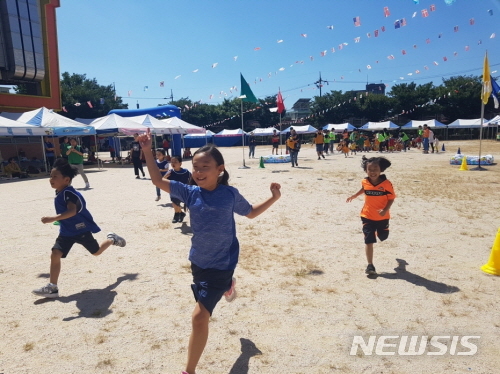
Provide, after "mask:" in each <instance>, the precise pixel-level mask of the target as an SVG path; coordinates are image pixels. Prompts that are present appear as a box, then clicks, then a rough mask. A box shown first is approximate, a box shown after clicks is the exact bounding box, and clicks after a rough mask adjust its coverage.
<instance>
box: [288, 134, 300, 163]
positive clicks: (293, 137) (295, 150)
mask: <svg viewBox="0 0 500 374" xmlns="http://www.w3.org/2000/svg"><path fill="white" fill-rule="evenodd" d="M286 146H287V147H288V150H289V152H290V161H291V162H292V168H293V167H294V166H299V164H298V163H297V156H298V155H299V150H300V139H299V136H298V135H297V132H296V131H295V130H293V129H292V131H291V132H290V137H289V138H288V139H287V140H286Z"/></svg>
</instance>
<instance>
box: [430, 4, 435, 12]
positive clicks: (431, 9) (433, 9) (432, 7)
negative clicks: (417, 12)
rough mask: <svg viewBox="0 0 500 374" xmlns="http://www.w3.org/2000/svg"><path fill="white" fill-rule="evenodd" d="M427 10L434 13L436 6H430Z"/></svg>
mask: <svg viewBox="0 0 500 374" xmlns="http://www.w3.org/2000/svg"><path fill="white" fill-rule="evenodd" d="M429 10H430V11H431V12H434V11H435V10H436V6H435V5H434V4H432V5H431V6H430V8H429Z"/></svg>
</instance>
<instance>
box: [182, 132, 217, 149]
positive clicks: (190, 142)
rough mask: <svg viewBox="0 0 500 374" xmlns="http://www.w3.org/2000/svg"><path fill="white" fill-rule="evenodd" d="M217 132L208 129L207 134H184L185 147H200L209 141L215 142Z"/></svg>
mask: <svg viewBox="0 0 500 374" xmlns="http://www.w3.org/2000/svg"><path fill="white" fill-rule="evenodd" d="M214 135H215V133H214V132H212V131H210V130H207V132H206V133H205V134H188V135H184V147H186V148H200V147H203V146H204V145H206V144H208V143H213V142H214V140H213V139H214Z"/></svg>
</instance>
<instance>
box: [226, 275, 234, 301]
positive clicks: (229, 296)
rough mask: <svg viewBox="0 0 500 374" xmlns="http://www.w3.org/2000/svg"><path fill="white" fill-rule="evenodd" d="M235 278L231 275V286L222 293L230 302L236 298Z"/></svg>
mask: <svg viewBox="0 0 500 374" xmlns="http://www.w3.org/2000/svg"><path fill="white" fill-rule="evenodd" d="M235 287H236V278H234V277H233V282H232V283H231V288H230V289H229V291H227V292H226V293H225V294H224V297H225V298H226V301H227V302H228V303H230V302H231V301H233V300H234V299H236V296H237V295H236V289H235Z"/></svg>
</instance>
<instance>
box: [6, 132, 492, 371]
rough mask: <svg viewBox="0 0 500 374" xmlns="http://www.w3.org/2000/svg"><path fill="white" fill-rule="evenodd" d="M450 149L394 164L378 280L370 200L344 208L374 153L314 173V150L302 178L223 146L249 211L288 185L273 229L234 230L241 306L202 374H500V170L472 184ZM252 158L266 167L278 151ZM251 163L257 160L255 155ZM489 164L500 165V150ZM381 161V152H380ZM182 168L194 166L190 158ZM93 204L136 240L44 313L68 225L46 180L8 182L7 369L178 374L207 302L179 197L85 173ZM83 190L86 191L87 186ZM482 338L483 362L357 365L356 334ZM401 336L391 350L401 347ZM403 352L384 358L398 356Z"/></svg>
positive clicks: (70, 284) (66, 280) (401, 359)
mask: <svg viewBox="0 0 500 374" xmlns="http://www.w3.org/2000/svg"><path fill="white" fill-rule="evenodd" d="M478 144H479V143H478V142H477V141H460V142H459V141H456V142H445V146H446V150H447V151H446V152H445V153H439V154H429V155H423V154H422V153H420V152H419V151H417V150H412V151H410V152H407V153H394V154H387V155H386V156H387V158H389V159H390V160H391V161H392V163H393V165H392V166H391V167H390V168H389V169H388V170H387V171H386V174H387V176H388V178H389V179H390V180H391V181H392V183H393V185H394V187H395V190H396V194H397V199H396V201H395V203H394V205H393V207H392V209H391V215H392V219H391V233H390V237H389V239H388V240H387V241H386V242H384V243H378V244H376V245H375V261H374V262H375V265H376V267H377V270H378V272H379V276H378V277H372V278H369V277H367V276H366V275H365V274H364V269H365V267H366V260H365V255H364V244H363V237H362V232H361V224H360V219H359V211H360V209H361V206H362V204H363V200H362V198H361V197H359V198H358V199H356V200H355V201H353V202H352V203H349V204H348V203H346V198H347V197H348V196H350V195H351V194H353V193H355V192H356V191H357V190H358V189H359V188H360V181H361V179H362V178H363V177H364V176H365V175H364V172H363V170H362V169H361V167H360V159H361V155H360V154H358V155H356V156H352V157H349V158H344V156H343V155H340V154H337V153H336V154H335V155H329V156H327V158H326V160H321V161H318V160H317V159H316V157H315V153H314V150H313V148H311V147H310V146H308V145H305V146H303V149H302V151H301V152H300V154H299V166H300V167H299V168H291V167H290V165H289V164H266V165H265V168H264V169H261V168H259V167H258V166H259V160H258V159H252V160H246V164H247V165H248V166H250V169H246V170H244V169H239V168H238V167H239V166H241V164H242V157H243V156H242V153H243V152H242V149H241V148H222V149H221V151H222V153H223V154H224V157H225V159H226V166H227V169H228V171H229V173H230V175H231V180H230V183H231V184H232V185H233V186H235V187H236V188H238V189H239V190H240V192H241V193H242V194H243V195H244V196H245V197H246V198H247V199H248V200H249V201H250V202H259V201H262V200H263V199H265V198H267V197H268V196H269V195H270V192H269V184H270V183H271V182H279V183H281V185H282V198H281V200H279V201H278V202H277V203H276V204H275V205H273V206H272V207H271V208H270V209H269V210H268V211H267V212H266V213H264V214H263V215H261V216H260V217H258V218H256V219H254V220H249V219H247V218H245V217H239V216H237V217H236V222H237V230H238V237H239V240H240V244H241V256H240V262H239V265H238V268H237V270H236V276H237V279H238V283H237V286H238V287H237V289H238V294H239V296H238V298H237V299H236V300H235V301H234V302H233V303H231V304H228V303H226V302H225V301H224V300H222V301H221V302H220V304H219V305H218V306H217V308H216V309H215V311H214V315H213V317H212V321H211V324H210V328H211V330H210V336H209V342H208V345H207V348H206V350H205V353H204V355H203V357H202V359H201V361H200V364H199V368H198V374H200V373H201V374H205V373H206V374H208V373H214V374H215V373H217V374H221V373H229V374H246V373H249V374H250V373H287V374H291V373H294V374H298V373H394V374H405V373H494V372H495V371H497V370H498V368H499V367H500V356H499V355H498V351H499V348H500V343H499V341H498V336H499V334H500V309H499V308H498V300H499V296H500V277H495V276H491V275H487V274H485V273H483V272H482V271H481V270H480V266H481V265H483V264H485V263H486V262H487V260H488V258H489V255H490V251H491V248H492V245H493V242H494V240H495V237H496V234H497V230H498V227H499V201H500V200H499V197H500V193H499V188H500V166H499V165H494V166H489V167H487V171H459V170H458V169H459V167H458V166H451V165H450V164H449V158H450V156H451V155H452V154H454V153H455V151H456V149H457V148H458V147H460V148H461V151H462V153H463V154H477V152H478V151H477V149H478ZM269 151H270V149H269V147H265V148H264V147H257V151H256V155H257V156H261V155H268V154H269ZM245 153H246V151H245ZM482 154H492V155H494V156H495V158H496V160H497V162H498V160H499V159H500V142H495V141H491V140H488V141H483V143H482ZM371 155H372V156H376V155H378V154H374V153H373V154H371ZM185 166H187V167H189V168H190V162H186V163H185ZM87 175H88V177H89V179H90V184H91V187H92V188H91V189H89V190H82V193H83V194H84V196H85V198H86V200H87V205H88V207H89V210H90V211H91V212H92V214H93V216H94V218H95V220H96V222H98V224H99V225H100V226H101V228H102V230H103V231H102V232H101V233H98V234H96V237H97V238H98V240H102V239H104V238H105V234H106V232H108V231H115V232H117V233H118V234H120V235H123V236H124V237H125V238H126V239H127V246H126V247H125V248H118V247H110V248H109V249H108V250H107V251H106V252H105V253H104V254H103V255H102V256H99V257H94V256H91V255H90V254H89V253H87V252H86V251H85V250H84V249H83V248H82V247H80V246H78V245H75V247H74V248H73V250H72V252H71V253H70V255H69V256H68V258H67V259H65V260H63V265H62V272H61V277H60V280H59V286H60V294H61V297H60V298H59V299H56V300H47V299H37V298H36V297H35V296H34V295H32V294H31V290H32V289H34V288H38V287H40V286H42V285H44V284H45V283H47V281H48V280H47V278H48V271H49V256H50V248H51V246H52V244H53V243H54V240H55V238H56V236H57V233H58V227H57V226H54V225H44V224H42V223H41V222H40V218H41V217H42V216H45V215H53V214H54V207H53V194H54V191H53V190H52V189H51V187H50V185H49V183H48V179H47V178H46V177H38V178H33V179H29V180H21V181H16V182H3V183H1V184H0V192H1V203H0V206H1V215H0V234H1V247H0V248H1V249H0V251H1V255H2V256H1V258H2V261H1V263H0V281H1V285H2V292H1V293H0V305H1V309H0V321H1V330H2V339H0V373H4V374H19V373H37V374H59V373H65V374H68V373H177V374H178V373H180V372H181V370H182V369H183V368H184V363H185V360H186V347H187V341H188V337H189V333H190V329H191V327H190V322H191V321H190V315H191V311H192V309H193V307H194V301H193V298H192V294H191V291H190V287H189V285H190V282H191V275H190V269H189V262H188V260H187V255H188V249H189V245H190V236H191V230H190V225H189V220H187V222H185V223H183V224H172V223H170V220H171V218H172V216H173V210H172V208H171V205H170V200H169V198H168V195H166V194H165V193H164V194H163V198H162V199H161V200H160V201H159V202H155V201H154V198H155V190H154V186H153V185H152V184H151V182H150V181H149V180H147V179H144V180H136V179H134V175H133V170H132V168H131V167H130V166H121V167H117V166H115V167H107V168H105V169H102V170H99V169H96V168H93V169H87ZM73 185H74V186H75V188H77V189H80V188H83V186H84V183H83V180H82V179H81V177H79V176H77V177H76V179H75V180H74V183H73ZM357 335H361V336H363V337H364V338H365V339H366V340H367V341H368V339H369V337H370V336H371V335H375V336H376V337H377V338H378V337H380V336H387V335H389V336H402V335H410V336H418V337H421V336H428V337H429V339H430V338H431V337H433V336H459V337H462V336H465V335H469V336H480V338H479V339H476V340H471V341H470V342H472V343H474V344H475V345H476V346H477V353H476V354H475V355H472V356H471V355H459V352H461V353H463V352H470V349H467V347H464V346H463V345H461V344H458V346H457V348H456V352H455V354H450V350H451V345H452V344H453V343H452V338H450V339H443V340H441V342H442V343H444V344H447V347H445V350H446V354H445V355H441V356H440V355H428V353H429V352H433V351H437V349H436V348H434V347H433V346H431V345H429V344H428V345H427V346H426V347H425V352H424V353H423V354H422V355H419V356H403V355H399V354H395V355H377V354H375V353H374V354H372V355H368V354H365V353H363V352H362V350H361V349H358V350H357V352H356V353H355V354H354V355H350V351H351V346H352V342H353V337H354V336H357ZM396 341H397V340H394V339H393V340H390V341H388V343H395V342H396ZM395 350H397V348H396V349H395V348H390V347H389V348H386V349H385V351H388V352H389V351H392V352H394V351H395Z"/></svg>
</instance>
